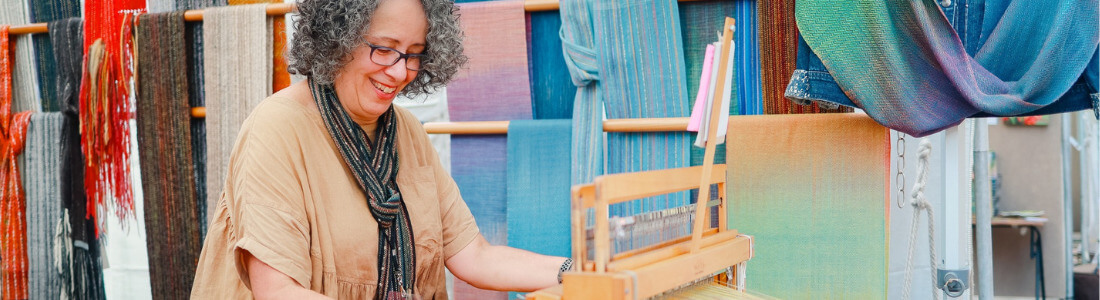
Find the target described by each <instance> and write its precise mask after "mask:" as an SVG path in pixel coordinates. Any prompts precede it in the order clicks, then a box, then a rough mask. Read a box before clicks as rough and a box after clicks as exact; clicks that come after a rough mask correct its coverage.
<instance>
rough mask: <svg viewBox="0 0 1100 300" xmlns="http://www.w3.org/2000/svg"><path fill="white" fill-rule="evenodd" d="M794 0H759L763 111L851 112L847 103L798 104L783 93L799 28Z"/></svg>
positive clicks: (794, 51)
mask: <svg viewBox="0 0 1100 300" xmlns="http://www.w3.org/2000/svg"><path fill="white" fill-rule="evenodd" d="M794 2H795V0H772V1H760V2H759V3H758V9H757V15H758V16H759V22H760V26H758V27H759V33H760V35H759V36H760V54H761V57H760V64H761V69H760V75H761V76H760V77H761V83H762V86H761V88H762V91H763V97H764V98H763V104H764V113H765V114H803V113H823V112H851V111H852V109H851V108H848V107H836V108H830V109H826V108H821V107H819V106H818V104H817V103H809V104H801V103H797V102H792V101H791V100H788V99H786V98H784V97H783V93H784V91H786V89H787V83H788V82H789V81H790V80H791V74H792V73H793V72H794V69H795V59H796V56H797V55H798V30H797V28H796V27H795V20H794V8H795V6H794Z"/></svg>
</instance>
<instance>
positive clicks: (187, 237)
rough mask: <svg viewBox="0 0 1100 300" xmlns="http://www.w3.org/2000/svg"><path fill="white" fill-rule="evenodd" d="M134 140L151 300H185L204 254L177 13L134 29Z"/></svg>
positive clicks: (150, 18) (141, 21)
mask: <svg viewBox="0 0 1100 300" xmlns="http://www.w3.org/2000/svg"><path fill="white" fill-rule="evenodd" d="M135 29H136V37H135V45H136V49H137V51H136V56H137V68H138V72H137V74H138V78H137V102H136V104H137V105H136V106H137V107H136V108H137V111H136V117H137V124H138V125H137V132H138V137H137V138H138V148H139V155H140V156H141V159H140V162H141V178H142V191H143V193H144V197H143V199H144V201H145V202H144V204H145V205H144V216H145V231H146V238H147V240H148V243H146V246H147V247H148V251H149V274H150V280H151V283H152V294H153V298H155V299H187V298H189V297H190V294H191V285H192V283H193V282H194V278H195V267H196V262H197V261H198V258H199V252H200V251H201V250H202V244H201V242H202V241H201V235H202V234H201V233H200V227H201V226H200V221H199V211H198V209H199V205H198V202H199V201H197V200H198V199H196V198H195V191H194V188H195V186H194V184H195V180H194V177H193V176H194V169H193V165H194V163H193V161H192V154H191V145H192V141H191V134H190V133H191V124H190V123H191V116H190V114H189V112H190V109H191V107H190V105H188V101H189V96H188V94H189V92H188V85H187V69H188V67H187V55H186V53H185V52H186V51H187V47H186V45H185V32H186V30H185V25H184V20H183V11H176V12H171V13H154V14H143V15H141V16H139V17H138V24H137V26H136V27H135Z"/></svg>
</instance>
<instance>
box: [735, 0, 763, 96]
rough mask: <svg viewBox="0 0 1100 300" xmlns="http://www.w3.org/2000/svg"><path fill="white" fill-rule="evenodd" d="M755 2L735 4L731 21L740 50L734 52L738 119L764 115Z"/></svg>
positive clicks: (746, 0) (745, 1) (744, 0)
mask: <svg viewBox="0 0 1100 300" xmlns="http://www.w3.org/2000/svg"><path fill="white" fill-rule="evenodd" d="M756 8H757V1H756V0H741V1H736V7H735V8H734V13H733V15H734V17H733V18H734V19H735V20H737V30H736V32H734V33H733V34H734V42H735V44H737V45H741V47H737V49H734V50H735V51H736V53H735V55H736V56H737V59H736V60H735V61H736V62H737V66H738V67H737V77H736V78H737V87H738V90H737V105H736V106H737V108H738V110H740V111H739V112H738V114H739V115H759V114H763V113H764V104H763V101H764V98H763V96H762V95H761V93H762V91H761V81H760V47H752V46H750V45H759V44H760V40H759V38H758V33H759V32H758V31H757V25H758V24H757V22H758V19H757V11H756Z"/></svg>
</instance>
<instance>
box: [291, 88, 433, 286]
mask: <svg viewBox="0 0 1100 300" xmlns="http://www.w3.org/2000/svg"><path fill="white" fill-rule="evenodd" d="M309 88H310V90H311V91H312V92H313V100H314V101H315V102H317V108H318V109H320V111H321V118H322V119H324V120H325V127H326V128H328V132H329V135H331V136H332V140H333V141H335V142H336V147H337V148H339V149H340V155H341V156H342V157H343V158H344V164H345V165H347V167H348V169H350V170H351V172H352V174H355V179H356V181H358V182H359V187H360V188H361V189H362V190H363V193H364V194H366V196H367V204H368V206H369V207H370V212H371V215H373V216H374V220H375V221H377V222H378V289H377V290H376V292H375V299H392V298H407V297H409V296H410V295H411V294H412V292H413V287H414V286H415V281H416V276H415V272H416V248H415V246H414V244H413V233H412V224H411V223H410V221H409V211H408V210H407V209H406V208H405V202H404V201H402V199H401V191H400V190H398V188H397V151H396V150H397V149H396V148H395V147H394V146H395V144H396V142H397V141H396V135H397V120H396V119H397V118H396V117H395V116H394V114H395V113H394V111H393V107H392V106H391V107H390V109H389V110H387V111H386V113H384V114H382V116H381V117H380V118H379V119H378V129H377V133H378V134H377V138H375V141H374V143H373V144H371V141H369V140H368V139H367V133H366V132H365V131H363V128H362V127H359V124H356V123H355V122H353V121H352V120H351V117H350V116H348V114H347V112H346V111H344V107H343V106H341V105H340V101H339V99H338V98H337V97H336V90H335V89H334V88H333V86H332V85H331V84H326V85H320V84H317V83H316V82H314V81H313V79H310V80H309Z"/></svg>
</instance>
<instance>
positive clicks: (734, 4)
mask: <svg viewBox="0 0 1100 300" xmlns="http://www.w3.org/2000/svg"><path fill="white" fill-rule="evenodd" d="M755 2H756V1H755V0H738V1H698V2H694V1H693V2H681V3H680V22H681V25H682V26H681V27H682V29H683V36H684V57H685V66H687V74H688V76H687V86H688V87H689V88H693V87H696V86H700V85H699V81H700V79H701V77H700V76H697V75H696V74H701V73H700V72H701V71H702V69H703V64H704V60H705V52H706V47H707V45H711V44H713V43H714V42H715V41H717V40H718V34H721V32H722V25H723V24H725V17H728V16H734V15H737V14H739V13H741V11H742V10H744V11H746V12H745V13H744V14H746V15H751V16H753V18H749V19H737V27H738V28H737V30H735V31H734V32H733V34H734V43H741V42H745V41H748V40H749V39H750V38H751V39H752V40H753V41H754V42H753V43H752V44H743V45H754V44H756V43H755V39H756V33H752V34H751V36H749V35H748V33H745V34H744V35H745V36H742V35H743V34H742V33H741V32H739V31H740V30H747V28H755V27H756V24H753V23H750V22H755V20H756V18H755V16H756V14H755V13H753V14H749V13H748V11H749V9H746V8H745V7H748V6H749V5H750V4H752V8H753V9H755V7H756V6H755V4H753V3H755ZM753 11H754V10H753ZM744 48H751V49H744ZM755 48H756V47H736V48H735V49H734V51H735V52H734V57H732V58H731V59H732V60H731V61H732V62H733V63H734V64H735V65H737V66H749V65H750V63H751V65H754V66H759V65H760V62H759V61H752V62H750V61H747V60H748V58H747V57H748V56H747V55H746V54H747V53H756V49H755ZM714 57H718V55H715V56H714ZM734 70H735V72H733V74H729V76H733V81H734V83H736V84H733V85H732V86H731V88H733V89H734V90H733V91H734V92H733V93H734V95H736V98H734V99H736V101H732V102H731V103H730V110H729V114H730V115H737V114H740V113H741V110H743V108H742V106H752V105H746V104H744V103H743V102H746V101H747V99H748V97H749V95H748V92H750V90H755V91H757V92H759V89H758V88H757V89H751V88H746V87H742V86H739V85H740V84H744V82H742V81H743V80H744V79H745V78H747V77H748V76H749V75H752V76H757V77H758V76H759V74H760V70H759V69H755V70H750V69H748V68H747V67H745V68H734ZM712 73H713V72H712ZM692 101H693V102H692V105H697V104H696V102H694V101H695V99H692ZM756 106H759V105H756ZM703 150H704V149H703V148H699V147H691V165H693V166H697V165H701V164H703ZM714 150H715V152H714V163H718V164H721V163H725V162H726V147H718V148H715V149H714Z"/></svg>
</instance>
